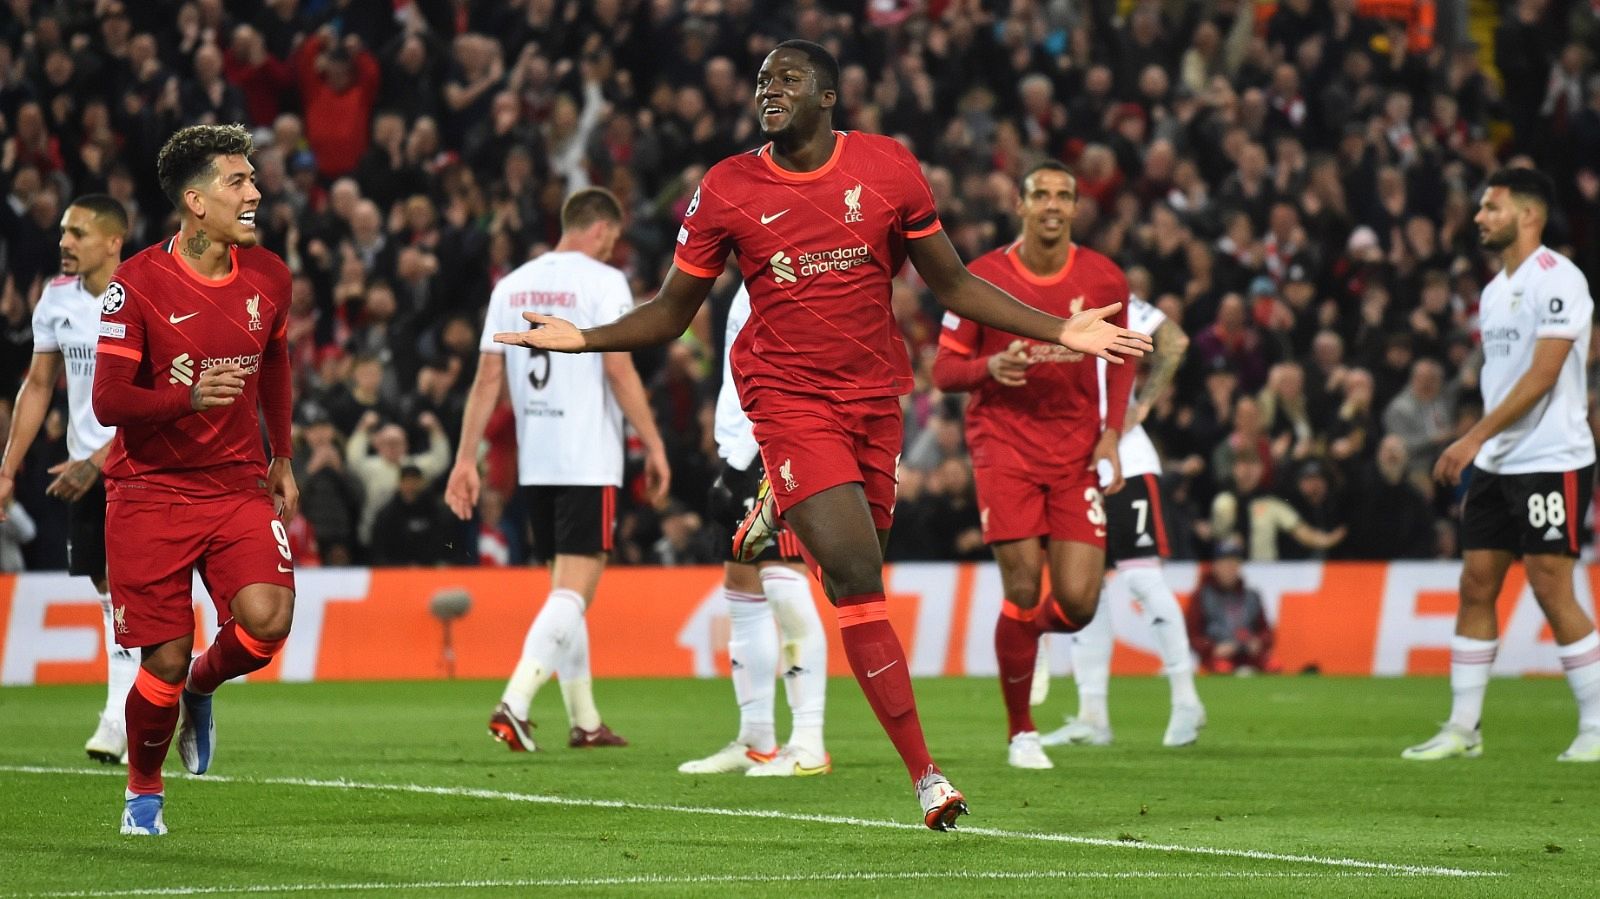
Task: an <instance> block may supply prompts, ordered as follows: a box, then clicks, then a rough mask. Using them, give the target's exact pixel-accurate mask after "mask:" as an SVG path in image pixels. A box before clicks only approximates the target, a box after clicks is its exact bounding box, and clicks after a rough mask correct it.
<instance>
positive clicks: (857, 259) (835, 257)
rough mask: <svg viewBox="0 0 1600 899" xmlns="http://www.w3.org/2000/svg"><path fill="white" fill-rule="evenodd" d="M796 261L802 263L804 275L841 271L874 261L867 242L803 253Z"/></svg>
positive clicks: (801, 267) (801, 272)
mask: <svg viewBox="0 0 1600 899" xmlns="http://www.w3.org/2000/svg"><path fill="white" fill-rule="evenodd" d="M796 261H797V262H799V264H800V274H802V275H820V274H822V273H823V272H841V271H844V270H845V269H850V268H855V267H856V266H858V265H866V264H867V263H868V262H870V261H872V248H871V247H869V246H867V245H866V244H861V245H860V246H856V247H835V248H834V249H831V250H823V251H821V252H818V253H801V254H800V258H799V259H798V260H796Z"/></svg>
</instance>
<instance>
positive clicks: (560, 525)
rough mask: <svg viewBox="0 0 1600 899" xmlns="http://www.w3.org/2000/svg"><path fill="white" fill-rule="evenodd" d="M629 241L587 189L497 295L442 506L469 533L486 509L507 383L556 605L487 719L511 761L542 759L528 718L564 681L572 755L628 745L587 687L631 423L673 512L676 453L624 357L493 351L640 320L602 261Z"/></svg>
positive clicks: (611, 201) (540, 619)
mask: <svg viewBox="0 0 1600 899" xmlns="http://www.w3.org/2000/svg"><path fill="white" fill-rule="evenodd" d="M621 235H622V206H621V205H620V204H619V203H618V202H617V199H616V197H614V196H612V195H611V193H610V192H609V191H606V190H602V189H599V188H586V189H584V190H580V191H578V192H577V193H575V194H573V195H572V196H571V197H569V198H568V199H567V202H566V204H565V205H564V206H562V208H561V241H560V243H558V244H556V248H555V249H554V250H553V251H551V252H549V253H546V254H544V255H542V256H540V257H539V258H537V259H535V260H533V261H531V262H527V263H524V264H523V265H521V266H519V267H517V268H516V269H515V270H513V271H512V272H511V273H510V274H508V275H506V276H505V277H504V278H502V279H501V280H500V283H498V284H496V285H495V288H494V292H493V294H492V295H491V296H490V298H489V311H488V314H487V316H486V318H485V320H484V325H483V340H482V342H481V343H480V344H479V351H480V355H479V357H478V373H477V376H476V378H475V379H474V380H473V382H472V393H471V395H470V396H469V397H468V399H467V408H466V412H465V414H464V415H463V417H462V422H461V445H460V447H459V448H458V449H457V451H456V464H455V468H454V469H452V470H451V472H450V483H449V486H448V487H447V488H446V490H445V501H446V502H448V503H449V504H450V508H451V510H452V511H454V512H455V513H456V515H458V516H460V517H461V518H462V519H463V520H466V519H469V518H471V517H472V515H473V512H474V510H475V509H476V508H477V505H478V494H479V484H480V481H479V476H478V455H479V453H478V451H479V445H480V444H481V443H482V441H483V432H484V428H485V427H486V426H487V424H488V421H489V415H490V413H491V412H493V411H494V407H495V405H496V404H497V403H498V402H499V399H500V385H501V383H502V382H505V383H508V384H509V386H510V390H511V405H512V410H513V412H515V414H516V418H517V482H518V484H520V485H521V487H520V489H521V491H522V494H523V499H524V501H525V502H526V504H527V507H528V511H529V518H530V521H531V523H532V529H533V535H532V536H533V549H534V554H535V555H536V556H537V557H539V558H541V559H549V560H550V562H551V567H550V595H549V596H548V597H547V598H546V600H545V603H544V606H543V607H542V608H541V609H540V610H539V614H538V615H537V616H536V617H535V618H534V619H533V625H532V626H531V627H530V628H529V629H528V635H527V637H526V638H525V639H524V641H523V644H522V657H521V659H520V660H518V662H517V667H516V669H515V671H513V673H512V675H511V680H510V681H509V682H507V683H506V688H505V692H504V693H503V694H502V695H501V698H500V704H499V705H497V706H495V709H494V712H493V713H492V714H491V716H490V718H489V733H490V735H491V736H493V737H494V738H495V739H497V740H500V741H501V742H503V743H505V744H506V746H507V747H509V748H510V749H511V750H512V751H513V752H531V751H533V750H535V749H537V748H538V747H537V745H536V744H535V743H534V740H533V725H532V724H530V723H529V722H528V707H529V705H531V704H532V702H533V697H534V694H535V693H536V692H538V690H539V688H540V687H541V686H543V685H544V682H545V681H547V680H549V679H550V676H551V675H556V676H558V677H559V678H560V681H561V696H562V699H563V701H564V702H565V703H566V707H567V718H568V720H569V721H570V723H571V725H572V729H571V731H570V733H569V740H568V744H569V745H571V746H573V747H575V748H587V747H595V746H626V745H627V741H626V740H623V739H622V738H621V737H619V736H617V735H616V734H614V733H612V732H611V729H610V728H608V727H606V726H605V725H604V724H603V723H601V720H600V712H599V711H598V710H597V709H596V708H595V704H594V694H593V691H592V689H591V686H590V677H589V629H588V625H587V624H586V623H585V620H584V613H585V612H586V611H587V609H588V607H589V604H590V603H591V602H593V601H594V593H595V588H596V587H598V586H599V584H600V574H601V572H602V571H603V570H604V569H605V564H606V555H607V553H609V552H610V550H611V544H612V536H613V531H614V529H615V527H616V515H617V488H618V487H620V486H622V469H623V428H622V421H623V418H624V417H626V418H627V420H628V423H629V424H631V425H633V429H634V432H635V433H637V434H638V436H639V441H640V442H641V443H642V444H643V445H644V451H645V478H646V483H647V485H648V489H649V494H650V501H651V502H652V503H656V504H659V503H661V502H662V501H664V500H665V499H666V496H667V486H668V482H669V477H670V473H669V471H668V468H667V454H666V449H665V448H664V447H663V445H662V442H661V435H660V433H659V432H658V431H657V430H656V424H655V419H654V418H653V417H652V416H651V412H650V401H649V399H648V397H646V395H645V391H644V385H643V384H642V383H641V382H640V380H639V373H638V371H636V370H635V369H634V367H633V359H632V357H631V356H629V355H628V354H627V353H605V354H603V355H572V354H567V353H551V352H548V351H546V350H529V349H526V348H524V347H514V346H507V345H506V344H503V343H495V342H494V335H495V334H496V333H498V332H503V331H524V330H527V329H528V328H529V327H530V326H529V325H528V323H527V322H526V321H524V320H523V318H522V313H524V312H536V313H541V314H544V315H559V316H560V317H561V318H563V319H566V320H568V321H571V322H573V323H575V324H576V325H577V326H578V327H581V328H592V327H597V326H599V325H603V324H607V323H609V322H612V321H615V320H616V319H618V318H620V317H621V316H622V314H623V313H625V312H627V311H628V310H629V309H632V308H633V293H632V292H631V291H630V290H629V289H628V279H627V278H625V277H624V276H623V274H622V272H620V271H618V270H617V269H615V268H612V267H611V266H609V265H607V264H606V263H605V262H604V261H603V260H606V259H609V258H610V257H611V251H612V248H613V247H615V246H616V243H617V238H619V237H620V236H621Z"/></svg>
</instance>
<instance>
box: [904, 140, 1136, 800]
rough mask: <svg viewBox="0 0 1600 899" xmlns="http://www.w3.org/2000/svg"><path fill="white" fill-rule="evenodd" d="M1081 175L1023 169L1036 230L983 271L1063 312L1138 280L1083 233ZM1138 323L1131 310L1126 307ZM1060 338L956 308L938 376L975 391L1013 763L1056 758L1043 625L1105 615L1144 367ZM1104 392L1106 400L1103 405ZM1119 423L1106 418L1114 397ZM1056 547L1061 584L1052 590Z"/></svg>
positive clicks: (979, 267)
mask: <svg viewBox="0 0 1600 899" xmlns="http://www.w3.org/2000/svg"><path fill="white" fill-rule="evenodd" d="M1076 202H1077V181H1076V179H1074V178H1073V177H1072V175H1071V174H1070V173H1069V172H1068V171H1067V169H1066V167H1065V166H1063V165H1061V164H1060V163H1055V162H1046V163H1043V164H1041V165H1039V166H1037V167H1035V168H1034V169H1033V170H1032V171H1031V172H1029V173H1028V174H1027V176H1026V177H1025V178H1023V181H1022V199H1021V208H1020V210H1019V212H1020V213H1021V217H1022V236H1021V237H1020V238H1019V239H1018V240H1017V241H1016V242H1015V243H1013V244H1011V245H1010V246H1007V247H1002V248H1000V249H997V250H994V251H992V252H990V253H987V254H985V255H983V256H980V257H978V258H977V259H976V260H974V261H973V263H972V271H973V273H974V274H977V275H980V276H982V277H984V278H987V279H988V280H990V281H992V282H994V283H995V284H996V285H998V286H1000V287H1002V288H1004V289H1006V290H1008V291H1010V292H1011V293H1012V294H1014V295H1016V296H1017V297H1018V298H1020V299H1022V301H1023V302H1026V303H1029V304H1031V305H1033V306H1035V307H1037V308H1039V309H1043V310H1045V311H1047V312H1054V313H1056V314H1058V315H1071V314H1073V313H1076V312H1080V311H1082V310H1084V309H1095V308H1113V307H1119V306H1120V304H1121V303H1123V302H1124V301H1125V300H1127V298H1128V281H1127V278H1125V277H1124V276H1123V274H1122V270H1121V269H1119V268H1117V266H1116V264H1115V263H1113V262H1112V261H1111V260H1109V259H1107V258H1106V257H1104V256H1102V255H1100V254H1099V253H1096V252H1094V251H1093V250H1090V249H1088V248H1086V247H1080V246H1078V245H1077V244H1075V243H1073V242H1072V237H1071V228H1072V214H1073V210H1074V207H1075V205H1076ZM1112 320H1113V321H1115V322H1116V323H1117V324H1118V325H1122V324H1126V323H1127V313H1126V312H1119V313H1117V315H1116V317H1115V318H1114V319H1112ZM1080 360H1083V357H1082V356H1081V355H1079V354H1076V353H1071V352H1068V351H1066V350H1064V349H1062V348H1061V347H1059V346H1056V345H1054V344H1052V343H1043V344H1041V343H1037V342H1034V341H1030V340H1026V339H1024V338H1023V337H1021V336H1019V335H1018V334H1016V333H1012V332H1009V331H1005V330H1002V329H997V328H993V327H987V326H984V325H981V324H979V323H977V322H975V321H970V320H968V319H966V318H963V317H962V316H960V315H957V314H956V313H954V312H951V313H947V314H946V315H945V319H944V330H943V331H942V332H941V333H940V336H939V355H938V357H937V358H936V359H935V361H934V367H933V377H934V382H935V383H936V384H938V386H939V389H940V390H945V391H971V393H972V402H971V403H970V404H969V405H968V406H967V445H968V446H969V447H970V448H971V450H972V470H973V477H974V480H976V481H977V485H978V507H979V509H980V510H981V511H980V514H981V519H980V520H981V522H982V526H983V539H984V541H985V542H987V543H988V544H989V545H990V546H992V547H993V548H994V557H995V560H996V561H997V562H999V563H1000V580H1001V584H1002V585H1003V589H1004V590H1005V600H1004V602H1003V604H1002V605H1001V614H1000V620H999V622H998V623H997V624H996V626H995V634H994V648H995V655H996V656H997V657H998V659H999V662H1000V690H1001V693H1002V694H1004V697H1005V703H1006V716H1007V719H1008V730H1009V733H1008V734H1007V736H1008V737H1009V738H1010V742H1011V746H1010V762H1011V764H1012V765H1013V766H1014V767H1018V768H1050V767H1053V766H1052V765H1051V764H1050V758H1049V757H1048V756H1046V755H1045V754H1044V749H1043V748H1042V747H1041V746H1040V744H1039V731H1038V729H1037V728H1035V727H1034V725H1033V715H1032V713H1031V712H1030V711H1029V708H1028V693H1029V689H1030V687H1031V686H1032V683H1033V668H1034V662H1035V660H1036V657H1037V655H1038V650H1039V634H1040V633H1041V632H1044V631H1069V632H1070V631H1076V630H1078V629H1079V628H1081V627H1083V626H1084V625H1086V624H1088V623H1089V621H1090V620H1091V619H1092V618H1094V612H1095V606H1096V605H1097V604H1098V603H1099V598H1100V582H1101V580H1102V579H1103V577H1104V575H1105V563H1106V515H1105V507H1104V506H1103V504H1102V502H1101V496H1100V488H1101V483H1100V478H1099V476H1098V475H1097V473H1096V471H1097V469H1099V468H1108V471H1109V479H1108V482H1107V483H1106V484H1105V489H1106V491H1107V492H1109V493H1115V492H1116V491H1118V490H1120V489H1121V488H1122V478H1121V476H1120V474H1119V472H1118V468H1119V466H1118V457H1117V441H1118V440H1119V439H1120V437H1121V432H1122V425H1123V413H1124V412H1125V411H1126V410H1127V406H1128V391H1129V390H1130V389H1131V387H1132V386H1133V366H1131V365H1130V366H1120V367H1112V368H1109V369H1108V374H1107V378H1106V381H1107V386H1106V388H1105V390H1104V395H1102V389H1101V385H1100V377H1099V372H1098V366H1096V365H1095V364H1094V360H1083V361H1080ZM1102 401H1103V403H1102ZM1102 408H1104V410H1105V413H1104V415H1105V426H1104V428H1102V427H1101V409H1102ZM1047 558H1048V560H1049V567H1050V587H1051V592H1050V593H1049V594H1046V595H1045V597H1044V601H1043V602H1042V603H1041V602H1040V599H1039V576H1040V574H1041V572H1042V570H1043V569H1044V567H1045V561H1046V559H1047Z"/></svg>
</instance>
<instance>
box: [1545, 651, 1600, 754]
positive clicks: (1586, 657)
mask: <svg viewBox="0 0 1600 899" xmlns="http://www.w3.org/2000/svg"><path fill="white" fill-rule="evenodd" d="M1556 655H1558V656H1560V657H1561V667H1562V668H1564V669H1566V672H1567V683H1568V684H1571V685H1572V695H1573V697H1575V698H1576V699H1577V700H1578V729H1579V730H1596V729H1600V633H1597V632H1595V631H1590V632H1589V636H1587V637H1584V638H1583V639H1581V640H1579V641H1578V642H1576V643H1568V644H1567V645H1566V646H1559V647H1557V648H1556Z"/></svg>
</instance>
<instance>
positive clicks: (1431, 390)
mask: <svg viewBox="0 0 1600 899" xmlns="http://www.w3.org/2000/svg"><path fill="white" fill-rule="evenodd" d="M1454 399H1455V398H1454V395H1453V391H1451V390H1448V389H1446V386H1445V383H1444V368H1443V366H1441V365H1440V364H1439V363H1437V362H1435V361H1434V360H1432V359H1418V360H1417V361H1416V362H1415V363H1413V364H1412V366H1411V380H1410V382H1409V383H1407V385H1406V389H1405V390H1403V391H1401V393H1400V395H1399V396H1397V397H1395V398H1394V400H1393V401H1392V402H1391V403H1389V408H1387V409H1385V410H1384V413H1383V427H1384V430H1386V431H1387V432H1388V433H1390V434H1391V435H1395V436H1398V437H1399V438H1400V439H1401V441H1403V442H1404V443H1405V447H1406V455H1407V456H1409V457H1411V459H1412V460H1414V463H1415V468H1416V469H1417V470H1418V471H1425V470H1429V469H1431V468H1432V467H1433V460H1434V459H1435V458H1436V457H1437V456H1438V455H1439V453H1440V451H1441V450H1443V449H1444V447H1445V444H1447V443H1449V442H1450V441H1451V440H1453V439H1454V438H1455V433H1454V428H1455V402H1454Z"/></svg>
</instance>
